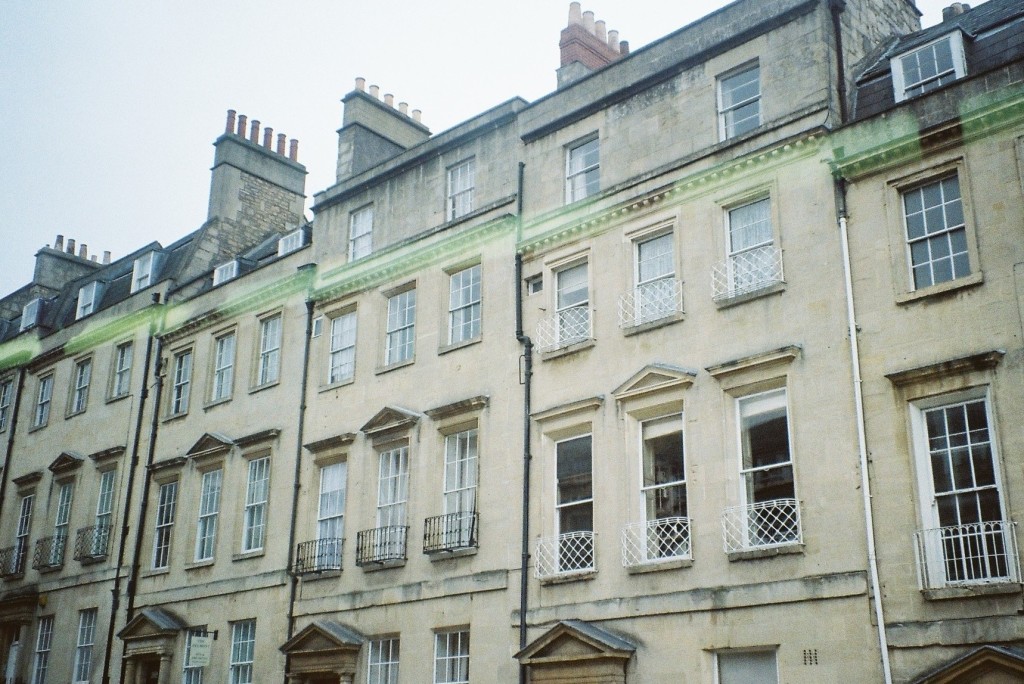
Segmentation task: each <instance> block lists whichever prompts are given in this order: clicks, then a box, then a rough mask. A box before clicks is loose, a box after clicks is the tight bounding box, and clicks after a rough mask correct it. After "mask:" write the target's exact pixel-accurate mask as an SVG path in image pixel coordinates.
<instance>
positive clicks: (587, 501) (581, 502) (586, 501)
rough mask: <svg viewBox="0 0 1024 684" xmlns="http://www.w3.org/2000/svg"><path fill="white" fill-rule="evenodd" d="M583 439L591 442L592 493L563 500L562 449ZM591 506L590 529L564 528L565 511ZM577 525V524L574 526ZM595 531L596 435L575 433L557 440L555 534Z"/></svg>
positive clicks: (590, 471) (590, 469) (590, 474)
mask: <svg viewBox="0 0 1024 684" xmlns="http://www.w3.org/2000/svg"><path fill="white" fill-rule="evenodd" d="M581 440H587V442H588V443H589V445H590V447H589V452H590V466H589V470H588V472H589V478H590V484H589V486H590V494H589V495H588V496H586V497H583V498H579V499H573V500H571V501H565V502H563V501H561V485H562V482H561V480H560V479H559V476H558V466H559V462H560V460H561V453H560V451H561V449H562V445H565V444H569V443H570V442H578V441H581ZM587 506H589V507H590V525H589V529H579V530H576V529H573V530H567V529H564V528H565V527H566V525H565V524H564V523H563V521H562V514H563V512H569V511H570V510H571V509H573V508H579V507H587ZM573 527H575V526H573ZM593 531H594V435H593V434H592V433H589V432H588V433H585V434H582V435H574V436H572V437H567V438H565V439H560V440H558V441H557V442H555V534H556V535H561V534H569V533H571V532H593Z"/></svg>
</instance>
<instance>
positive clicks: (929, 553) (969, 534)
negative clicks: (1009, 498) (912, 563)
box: [914, 520, 1021, 589]
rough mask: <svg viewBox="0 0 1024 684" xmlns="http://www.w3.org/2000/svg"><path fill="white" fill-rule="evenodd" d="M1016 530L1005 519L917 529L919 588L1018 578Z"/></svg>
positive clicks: (915, 537) (986, 582)
mask: <svg viewBox="0 0 1024 684" xmlns="http://www.w3.org/2000/svg"><path fill="white" fill-rule="evenodd" d="M1016 531H1017V524H1016V523H1015V522H1012V521H1009V520H994V521H991V522H980V523H972V524H969V525H952V526H950V527H938V528H935V529H930V530H918V531H917V532H915V533H914V541H915V547H916V549H917V567H918V576H919V579H920V582H921V588H922V589H941V588H943V587H956V586H965V585H975V584H996V583H1017V582H1020V579H1021V575H1020V555H1019V554H1018V552H1017V535H1016Z"/></svg>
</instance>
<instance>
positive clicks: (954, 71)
mask: <svg viewBox="0 0 1024 684" xmlns="http://www.w3.org/2000/svg"><path fill="white" fill-rule="evenodd" d="M891 64H892V84H893V90H894V91H895V95H896V101H897V102H902V101H903V100H906V99H908V98H911V97H917V96H918V95H923V94H924V93H927V92H928V91H930V90H935V89H936V88H938V87H940V86H944V85H946V84H947V83H952V82H953V81H955V80H957V79H959V78H963V77H964V75H965V74H966V73H967V67H966V63H965V61H964V41H963V35H962V34H961V33H960V32H959V31H954V32H953V33H950V34H948V35H945V36H943V37H941V38H939V39H938V40H934V41H932V42H930V43H928V44H926V45H924V46H923V47H919V48H917V49H916V50H913V51H911V52H907V53H905V54H902V55H897V56H896V57H893V59H892V61H891Z"/></svg>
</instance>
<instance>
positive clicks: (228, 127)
mask: <svg viewBox="0 0 1024 684" xmlns="http://www.w3.org/2000/svg"><path fill="white" fill-rule="evenodd" d="M236 113H237V112H235V110H234V109H229V110H228V121H227V123H226V124H225V125H224V132H225V133H234V132H235V114H236Z"/></svg>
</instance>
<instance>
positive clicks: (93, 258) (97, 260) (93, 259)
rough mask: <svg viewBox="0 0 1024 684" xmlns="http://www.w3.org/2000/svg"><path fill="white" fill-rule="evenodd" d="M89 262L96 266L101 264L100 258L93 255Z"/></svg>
mask: <svg viewBox="0 0 1024 684" xmlns="http://www.w3.org/2000/svg"><path fill="white" fill-rule="evenodd" d="M89 261H91V262H92V263H94V264H96V263H99V257H97V256H96V255H95V254H93V255H92V256H91V257H89Z"/></svg>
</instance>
